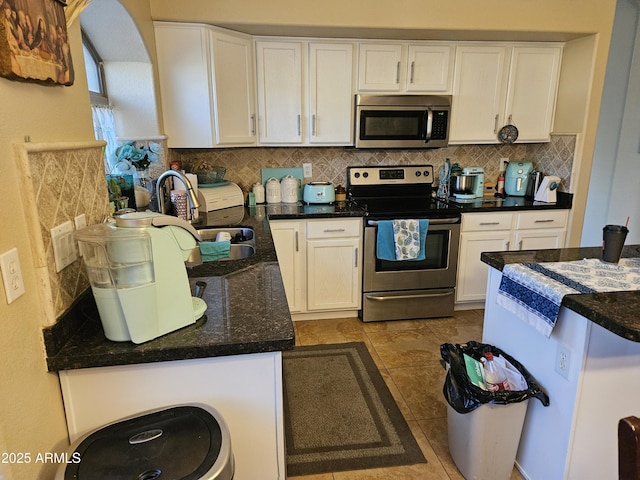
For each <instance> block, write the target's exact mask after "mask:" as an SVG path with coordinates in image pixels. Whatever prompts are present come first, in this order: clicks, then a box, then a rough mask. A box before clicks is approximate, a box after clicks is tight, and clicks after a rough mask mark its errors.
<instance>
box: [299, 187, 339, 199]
mask: <svg viewBox="0 0 640 480" xmlns="http://www.w3.org/2000/svg"><path fill="white" fill-rule="evenodd" d="M303 200H304V202H305V203H333V202H335V200H336V191H335V189H334V187H333V183H331V182H311V183H307V184H306V185H305V186H304V193H303Z"/></svg>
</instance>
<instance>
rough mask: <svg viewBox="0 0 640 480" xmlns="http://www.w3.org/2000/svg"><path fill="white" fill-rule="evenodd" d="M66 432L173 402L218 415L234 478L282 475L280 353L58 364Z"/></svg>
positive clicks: (280, 478)
mask: <svg viewBox="0 0 640 480" xmlns="http://www.w3.org/2000/svg"><path fill="white" fill-rule="evenodd" d="M59 376H60V384H61V387H62V396H63V399H64V409H65V415H66V417H67V428H68V430H69V440H70V441H71V442H74V441H75V440H76V439H78V438H79V437H81V436H83V435H85V434H87V433H90V432H91V431H93V430H96V429H98V428H100V427H102V426H104V425H106V424H109V423H113V422H115V421H118V420H120V419H122V418H126V417H130V416H138V415H139V414H141V413H142V412H145V411H148V410H153V409H161V408H165V407H171V406H173V405H179V404H194V403H200V404H205V405H209V406H211V407H213V408H214V409H216V410H217V411H218V412H219V413H220V415H221V416H222V417H223V418H224V420H225V422H226V423H227V426H228V427H229V432H230V435H231V448H232V450H233V454H234V457H235V465H236V472H235V476H234V479H235V480H255V479H257V478H260V479H265V480H284V479H285V478H286V464H285V449H284V414H283V402H282V353H281V352H269V353H253V354H247V355H231V356H224V357H212V358H202V359H193V360H177V361H171V362H158V363H145V364H136V365H121V366H113V367H97V368H82V369H79V370H67V371H61V372H59Z"/></svg>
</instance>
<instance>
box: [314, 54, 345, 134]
mask: <svg viewBox="0 0 640 480" xmlns="http://www.w3.org/2000/svg"><path fill="white" fill-rule="evenodd" d="M309 115H310V118H309V129H308V138H309V143H310V144H332V145H352V144H353V45H352V44H349V43H347V44H332V43H311V44H309Z"/></svg>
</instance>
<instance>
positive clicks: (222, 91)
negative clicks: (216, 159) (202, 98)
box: [212, 31, 256, 146]
mask: <svg viewBox="0 0 640 480" xmlns="http://www.w3.org/2000/svg"><path fill="white" fill-rule="evenodd" d="M212 45H213V65H214V68H213V77H214V82H213V85H214V96H215V101H214V105H215V110H214V111H215V120H216V121H215V125H216V144H218V145H223V146H235V145H255V144H256V123H255V122H256V117H255V99H254V97H255V94H254V92H255V86H254V81H253V78H254V73H253V48H252V41H251V39H250V38H249V37H241V36H236V35H228V34H225V33H222V32H219V31H214V32H213V33H212Z"/></svg>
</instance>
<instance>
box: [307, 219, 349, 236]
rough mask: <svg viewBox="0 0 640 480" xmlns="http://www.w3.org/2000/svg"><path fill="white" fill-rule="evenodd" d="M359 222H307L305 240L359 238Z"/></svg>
mask: <svg viewBox="0 0 640 480" xmlns="http://www.w3.org/2000/svg"><path fill="white" fill-rule="evenodd" d="M361 225H362V224H361V221H360V220H359V219H358V220H309V221H308V222H307V238H334V237H359V236H360V234H361V230H362V227H361Z"/></svg>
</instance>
